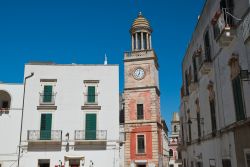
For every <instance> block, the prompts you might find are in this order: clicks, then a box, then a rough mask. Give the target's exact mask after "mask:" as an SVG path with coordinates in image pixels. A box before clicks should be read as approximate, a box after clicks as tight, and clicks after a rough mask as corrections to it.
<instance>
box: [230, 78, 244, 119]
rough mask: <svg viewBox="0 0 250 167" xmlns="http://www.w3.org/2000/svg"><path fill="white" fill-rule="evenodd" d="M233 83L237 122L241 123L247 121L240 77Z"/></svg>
mask: <svg viewBox="0 0 250 167" xmlns="http://www.w3.org/2000/svg"><path fill="white" fill-rule="evenodd" d="M232 83H233V84H232V86H233V95H234V104H235V111H236V120H237V121H240V120H243V119H245V112H244V104H243V95H242V89H241V82H240V76H237V77H236V78H235V79H233V81H232Z"/></svg>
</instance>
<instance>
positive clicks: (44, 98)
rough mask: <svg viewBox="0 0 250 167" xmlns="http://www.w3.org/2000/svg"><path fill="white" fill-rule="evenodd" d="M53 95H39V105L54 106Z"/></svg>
mask: <svg viewBox="0 0 250 167" xmlns="http://www.w3.org/2000/svg"><path fill="white" fill-rule="evenodd" d="M55 96H56V94H55V93H52V94H44V93H40V105H54V104H55Z"/></svg>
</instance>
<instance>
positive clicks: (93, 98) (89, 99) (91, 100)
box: [84, 95, 98, 105]
mask: <svg viewBox="0 0 250 167" xmlns="http://www.w3.org/2000/svg"><path fill="white" fill-rule="evenodd" d="M84 99H85V100H84V104H85V105H97V104H98V95H85V98H84Z"/></svg>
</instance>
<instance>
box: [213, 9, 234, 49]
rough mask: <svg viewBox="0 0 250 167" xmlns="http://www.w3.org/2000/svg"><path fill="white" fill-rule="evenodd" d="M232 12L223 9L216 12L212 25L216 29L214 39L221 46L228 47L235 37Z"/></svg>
mask: <svg viewBox="0 0 250 167" xmlns="http://www.w3.org/2000/svg"><path fill="white" fill-rule="evenodd" d="M231 11H232V10H230V9H223V10H222V11H218V12H216V14H215V16H214V18H213V20H212V24H213V27H214V37H215V39H216V40H217V41H219V43H220V45H222V46H228V45H229V44H230V43H231V41H232V40H233V38H234V36H235V29H234V22H233V17H232V13H231Z"/></svg>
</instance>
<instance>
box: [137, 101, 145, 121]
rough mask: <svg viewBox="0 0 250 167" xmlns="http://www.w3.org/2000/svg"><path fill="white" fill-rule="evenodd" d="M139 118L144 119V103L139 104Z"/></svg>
mask: <svg viewBox="0 0 250 167" xmlns="http://www.w3.org/2000/svg"><path fill="white" fill-rule="evenodd" d="M137 119H138V120H141V119H144V113H143V104H137Z"/></svg>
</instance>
